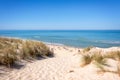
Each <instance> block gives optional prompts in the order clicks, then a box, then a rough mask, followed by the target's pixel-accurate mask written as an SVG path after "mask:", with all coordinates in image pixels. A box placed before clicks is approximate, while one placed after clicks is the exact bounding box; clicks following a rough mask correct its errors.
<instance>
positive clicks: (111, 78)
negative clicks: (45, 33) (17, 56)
mask: <svg viewBox="0 0 120 80" xmlns="http://www.w3.org/2000/svg"><path fill="white" fill-rule="evenodd" d="M51 47H54V49H55V50H54V52H55V57H53V58H47V59H43V60H36V61H34V62H33V63H27V64H26V66H25V67H22V68H21V69H14V70H12V71H10V72H9V73H8V74H5V75H2V76H0V80H120V77H119V76H118V75H116V74H112V73H104V74H96V71H95V68H94V67H93V66H92V65H88V66H86V67H84V68H81V67H80V66H79V56H78V55H76V53H77V49H74V48H64V47H57V46H51ZM61 52H62V53H61Z"/></svg>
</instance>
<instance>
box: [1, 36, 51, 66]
mask: <svg viewBox="0 0 120 80" xmlns="http://www.w3.org/2000/svg"><path fill="white" fill-rule="evenodd" d="M50 55H53V53H52V52H51V51H50V50H49V48H48V47H47V46H46V45H45V44H43V43H42V42H37V41H30V40H20V39H11V38H0V64H3V65H6V66H9V67H10V65H11V64H13V63H15V61H19V60H21V59H31V58H37V57H40V56H50Z"/></svg>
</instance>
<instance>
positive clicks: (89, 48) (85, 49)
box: [83, 46, 93, 53]
mask: <svg viewBox="0 0 120 80" xmlns="http://www.w3.org/2000/svg"><path fill="white" fill-rule="evenodd" d="M92 48H93V47H92V46H89V47H87V48H84V49H83V53H85V52H88V51H90V50H91V49H92Z"/></svg>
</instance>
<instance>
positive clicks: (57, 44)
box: [0, 36, 120, 49]
mask: <svg viewBox="0 0 120 80" xmlns="http://www.w3.org/2000/svg"><path fill="white" fill-rule="evenodd" d="M0 37H2V38H11V39H20V40H31V41H36V42H42V43H44V44H46V45H56V46H66V47H73V48H81V49H84V48H87V47H97V46H87V47H76V46H69V45H65V44H62V43H50V42H44V41H40V40H35V39H25V38H20V37H8V36H0ZM112 47H120V46H112ZM112 47H98V48H105V49H106V48H112Z"/></svg>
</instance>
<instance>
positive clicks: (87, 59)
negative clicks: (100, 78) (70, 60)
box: [82, 49, 120, 76]
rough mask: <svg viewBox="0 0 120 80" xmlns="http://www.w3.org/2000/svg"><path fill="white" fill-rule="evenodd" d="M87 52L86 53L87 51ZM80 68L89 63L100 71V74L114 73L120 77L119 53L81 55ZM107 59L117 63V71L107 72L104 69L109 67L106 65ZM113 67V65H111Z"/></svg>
mask: <svg viewBox="0 0 120 80" xmlns="http://www.w3.org/2000/svg"><path fill="white" fill-rule="evenodd" d="M88 50H89V49H88ZM88 50H87V51H88ZM82 55H83V57H82V63H83V65H82V66H85V65H88V64H90V63H91V62H92V63H93V64H94V65H95V66H96V67H97V68H98V69H100V70H99V71H100V72H111V73H115V74H118V75H119V76H120V51H111V52H107V53H106V54H105V55H102V53H94V54H92V55H91V54H87V55H85V54H82ZM108 59H113V60H115V61H118V62H119V64H118V65H117V66H118V67H117V71H111V70H108V69H107V68H104V67H105V66H106V67H110V65H108V63H107V60H108ZM113 65H115V64H113Z"/></svg>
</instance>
